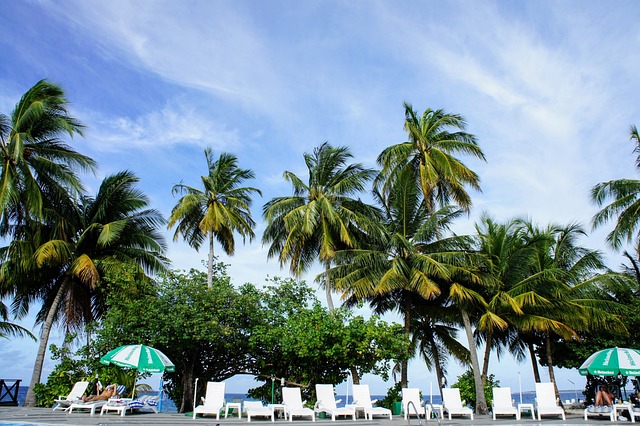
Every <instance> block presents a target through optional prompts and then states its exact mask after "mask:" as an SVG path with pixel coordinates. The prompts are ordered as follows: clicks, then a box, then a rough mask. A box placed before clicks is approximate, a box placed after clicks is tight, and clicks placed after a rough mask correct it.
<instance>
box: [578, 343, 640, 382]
mask: <svg viewBox="0 0 640 426" xmlns="http://www.w3.org/2000/svg"><path fill="white" fill-rule="evenodd" d="M578 372H579V373H580V374H582V375H583V376H586V375H587V374H591V375H594V376H617V375H618V374H622V375H623V376H640V352H638V351H637V350H636V349H629V348H618V347H616V348H607V349H603V350H601V351H598V352H595V353H593V354H591V356H589V358H587V360H586V361H585V362H583V363H582V365H581V366H580V368H578Z"/></svg>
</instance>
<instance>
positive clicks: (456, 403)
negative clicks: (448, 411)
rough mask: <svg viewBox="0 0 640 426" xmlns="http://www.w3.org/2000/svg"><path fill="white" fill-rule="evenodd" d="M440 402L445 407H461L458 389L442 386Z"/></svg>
mask: <svg viewBox="0 0 640 426" xmlns="http://www.w3.org/2000/svg"><path fill="white" fill-rule="evenodd" d="M442 402H443V404H444V406H445V407H449V408H462V400H461V399H460V389H458V388H442Z"/></svg>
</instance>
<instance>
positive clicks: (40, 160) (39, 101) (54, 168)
mask: <svg viewBox="0 0 640 426" xmlns="http://www.w3.org/2000/svg"><path fill="white" fill-rule="evenodd" d="M67 106H68V101H67V100H66V98H65V97H64V93H63V91H62V89H61V88H60V87H58V86H56V85H55V84H53V83H50V82H48V81H47V80H41V81H39V82H37V83H36V84H35V85H34V86H33V87H31V88H30V89H29V90H28V91H27V92H26V93H25V94H24V95H23V96H22V98H21V99H20V101H19V102H18V104H17V105H16V106H15V108H14V110H13V112H12V113H11V115H10V116H6V115H3V114H0V209H1V215H2V216H1V219H0V235H2V236H7V235H16V233H17V232H18V228H17V227H16V225H20V224H23V223H24V222H25V221H29V220H31V219H33V218H41V216H42V212H43V208H44V200H43V198H44V195H43V194H44V193H47V194H49V197H51V196H52V195H53V194H58V196H64V195H65V194H67V193H70V195H71V196H77V195H79V194H80V193H81V191H82V184H81V182H80V179H79V178H78V176H77V175H76V173H75V170H78V169H79V170H85V171H86V170H93V169H94V168H95V166H96V163H95V162H94V160H92V159H91V158H89V157H86V156H84V155H81V154H79V153H78V152H76V151H74V150H73V149H72V148H71V147H69V146H68V145H67V144H66V143H64V141H62V139H61V137H62V136H63V135H64V134H68V135H69V136H73V135H75V134H80V135H82V128H83V126H82V125H81V124H80V123H79V122H78V120H76V119H75V118H73V117H71V116H70V115H69V113H68V111H67Z"/></svg>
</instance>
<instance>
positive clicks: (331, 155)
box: [262, 142, 377, 310]
mask: <svg viewBox="0 0 640 426" xmlns="http://www.w3.org/2000/svg"><path fill="white" fill-rule="evenodd" d="M352 157H353V156H352V155H351V153H350V152H349V149H348V148H346V147H333V146H331V145H330V144H329V143H327V142H325V143H323V144H322V145H320V146H319V147H317V148H315V149H314V150H313V152H312V153H305V154H304V160H305V164H306V166H307V170H308V172H309V178H308V181H307V183H305V182H304V181H303V180H302V179H301V178H300V177H298V176H296V175H295V174H294V173H292V172H290V171H285V172H284V178H285V179H286V180H287V181H289V182H290V183H291V184H292V185H293V195H292V196H286V197H276V198H273V199H272V200H270V201H269V202H268V203H266V204H265V205H264V208H263V216H264V219H265V220H266V221H267V227H266V229H265V231H264V234H263V237H262V242H263V244H270V246H269V252H268V257H270V258H271V257H277V258H278V260H279V261H280V266H281V267H282V266H284V265H285V264H287V263H289V265H290V270H291V272H292V273H293V274H295V275H298V276H299V275H300V274H302V273H303V272H305V271H307V270H308V269H309V268H310V267H311V266H312V265H313V264H314V263H315V262H316V261H320V262H321V263H322V264H323V265H324V268H325V274H324V278H325V279H324V288H325V292H326V297H327V304H328V307H329V309H330V310H333V301H332V298H331V291H332V288H333V286H332V284H331V280H330V277H329V269H330V268H331V262H332V260H333V259H334V257H335V254H336V251H337V250H339V249H343V248H354V247H357V245H358V242H359V241H360V240H361V238H359V236H360V237H361V236H362V235H363V231H365V230H366V229H367V228H370V227H371V226H372V223H371V218H373V217H376V215H377V212H376V210H375V209H374V208H372V207H371V206H368V205H367V204H365V203H363V202H362V201H360V200H359V199H356V198H352V197H353V196H354V195H357V194H359V193H360V192H362V191H363V190H364V189H365V184H366V183H367V182H368V181H369V180H370V179H371V178H372V177H373V174H374V171H373V170H372V169H368V168H365V167H364V166H362V165H361V164H348V161H349V160H350V159H351V158H352Z"/></svg>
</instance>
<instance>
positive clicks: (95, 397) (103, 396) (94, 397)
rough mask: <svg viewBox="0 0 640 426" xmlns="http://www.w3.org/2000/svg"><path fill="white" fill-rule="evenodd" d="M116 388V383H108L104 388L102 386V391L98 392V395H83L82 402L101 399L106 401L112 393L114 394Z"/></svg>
mask: <svg viewBox="0 0 640 426" xmlns="http://www.w3.org/2000/svg"><path fill="white" fill-rule="evenodd" d="M116 388H117V386H116V385H109V386H107V387H106V388H104V390H103V391H102V393H100V394H99V395H89V396H83V397H82V402H91V401H102V400H104V401H106V400H108V399H109V398H111V397H112V396H113V395H115V393H116Z"/></svg>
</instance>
